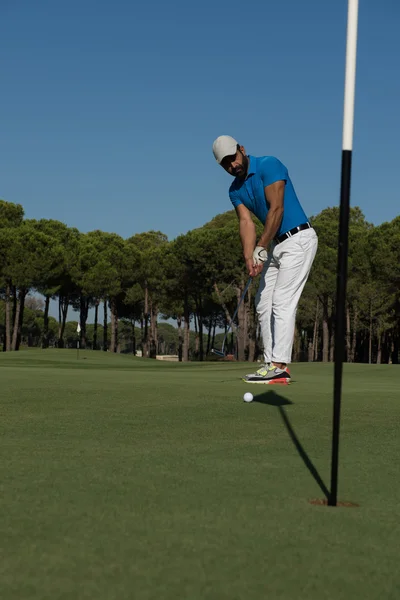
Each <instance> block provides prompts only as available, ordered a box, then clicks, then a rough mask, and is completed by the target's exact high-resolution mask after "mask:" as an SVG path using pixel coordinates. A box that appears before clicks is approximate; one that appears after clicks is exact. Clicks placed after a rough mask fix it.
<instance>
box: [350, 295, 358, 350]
mask: <svg viewBox="0 0 400 600" xmlns="http://www.w3.org/2000/svg"><path fill="white" fill-rule="evenodd" d="M357 323H358V310H357V307H355V309H354V319H353V336H352V340H351V350H350V358H351V362H354V361H355V359H356V344H357Z"/></svg>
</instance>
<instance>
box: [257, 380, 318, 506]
mask: <svg viewBox="0 0 400 600" xmlns="http://www.w3.org/2000/svg"><path fill="white" fill-rule="evenodd" d="M253 402H260V403H261V404H269V405H270V406H276V407H277V409H278V410H279V414H280V416H281V418H282V421H283V423H284V425H285V427H286V430H287V432H288V434H289V436H290V439H291V440H292V442H293V444H294V445H295V448H296V450H297V452H298V453H299V455H300V457H301V458H302V460H303V462H304V464H305V465H306V467H307V469H308V470H309V471H310V473H311V475H312V476H313V477H314V479H315V481H316V482H317V484H318V485H319V487H320V489H321V491H322V493H323V494H324V495H325V497H326V498H329V490H328V488H327V487H326V485H325V484H324V482H323V481H322V478H321V476H320V474H319V473H318V471H317V469H316V468H315V466H314V464H313V463H312V461H311V459H310V457H309V456H308V454H307V452H306V451H305V450H304V448H303V446H302V445H301V442H300V440H299V438H298V437H297V435H296V433H295V431H294V429H293V427H292V425H291V423H290V421H289V417H288V416H287V414H286V411H285V408H284V407H285V406H288V405H290V404H293V402H291V400H288V398H285V397H284V396H281V395H280V394H277V393H276V392H274V391H272V390H271V391H269V392H265V393H264V394H259V395H258V396H254V400H253Z"/></svg>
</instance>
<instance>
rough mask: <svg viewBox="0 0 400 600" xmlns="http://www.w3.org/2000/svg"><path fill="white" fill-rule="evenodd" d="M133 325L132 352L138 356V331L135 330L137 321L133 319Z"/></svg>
mask: <svg viewBox="0 0 400 600" xmlns="http://www.w3.org/2000/svg"><path fill="white" fill-rule="evenodd" d="M131 327H132V354H133V356H136V331H135V321H134V320H133V319H131Z"/></svg>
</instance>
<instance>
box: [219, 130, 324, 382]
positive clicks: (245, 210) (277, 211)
mask: <svg viewBox="0 0 400 600" xmlns="http://www.w3.org/2000/svg"><path fill="white" fill-rule="evenodd" d="M213 153H214V157H215V159H216V161H217V162H218V163H219V164H220V165H221V166H222V167H223V168H224V169H225V171H227V173H229V174H230V175H232V176H233V177H235V179H234V181H233V183H232V185H231V186H230V188H229V197H230V199H231V202H232V204H233V206H234V207H235V210H236V213H237V216H238V218H239V232H240V238H241V241H242V247H243V255H244V259H245V262H246V267H247V271H248V273H249V276H250V277H256V276H257V275H259V274H260V273H262V277H261V281H260V286H259V289H258V291H257V295H256V299H255V303H256V310H257V314H258V318H259V321H260V326H261V334H262V338H263V344H264V361H265V364H263V365H262V366H261V368H260V369H258V371H257V372H256V373H250V374H249V375H246V376H245V378H244V380H245V381H246V382H247V383H268V384H270V383H289V382H290V373H289V370H288V364H289V363H290V361H291V355H292V347H293V335H294V328H295V319H296V310H297V305H298V303H299V300H300V296H301V293H302V291H303V289H304V285H305V283H306V281H307V279H308V275H309V273H310V269H311V266H312V263H313V261H314V257H315V253H316V251H317V247H318V238H317V234H316V233H315V231H314V229H313V228H312V227H311V225H310V223H309V221H308V219H307V216H306V214H305V213H304V210H303V208H302V206H301V204H300V202H299V199H298V198H297V195H296V192H295V190H294V187H293V184H292V182H291V179H290V177H289V173H288V170H287V168H286V167H285V166H284V165H283V164H282V163H281V162H280V160H278V159H277V158H275V157H274V156H262V157H254V156H250V155H247V154H246V151H245V149H244V147H243V146H241V145H239V144H238V143H237V141H236V140H235V139H234V138H232V137H230V136H227V135H222V136H220V137H218V138H217V139H216V140H215V141H214V144H213ZM251 213H253V214H254V215H255V216H256V217H257V218H258V219H259V220H260V221H261V223H262V224H263V225H264V231H263V233H262V234H261V237H260V239H259V240H257V239H256V229H255V226H254V223H253V220H252V217H251Z"/></svg>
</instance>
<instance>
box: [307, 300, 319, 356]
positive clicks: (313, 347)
mask: <svg viewBox="0 0 400 600" xmlns="http://www.w3.org/2000/svg"><path fill="white" fill-rule="evenodd" d="M318 320H319V298H318V296H317V303H316V307H315V319H314V330H313V339H312V345H311V352H310V351H309V352H308V360H309V361H310V362H312V361H314V360H318V350H317V345H318Z"/></svg>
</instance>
